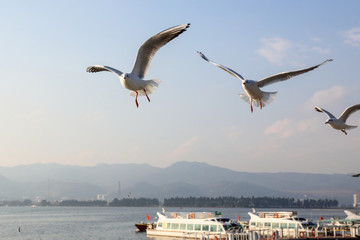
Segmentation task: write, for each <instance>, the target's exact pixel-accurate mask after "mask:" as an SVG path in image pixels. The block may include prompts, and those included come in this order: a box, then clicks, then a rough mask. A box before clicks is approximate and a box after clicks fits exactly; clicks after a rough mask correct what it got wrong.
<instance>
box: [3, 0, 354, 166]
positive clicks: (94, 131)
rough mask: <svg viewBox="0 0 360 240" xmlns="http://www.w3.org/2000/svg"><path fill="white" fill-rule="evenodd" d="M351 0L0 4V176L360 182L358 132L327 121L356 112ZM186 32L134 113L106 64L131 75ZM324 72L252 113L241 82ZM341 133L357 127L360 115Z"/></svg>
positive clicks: (295, 83) (168, 51)
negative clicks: (147, 168) (295, 175)
mask: <svg viewBox="0 0 360 240" xmlns="http://www.w3.org/2000/svg"><path fill="white" fill-rule="evenodd" d="M359 9H360V2H359V1H327V0H323V1H321V0H319V1H265V0H264V1H145V0H144V1H137V0H131V1H36V0H35V1H31V2H29V1H4V2H2V5H1V8H0V21H1V23H2V24H1V27H0V29H1V37H0V52H1V58H0V64H1V71H0V81H1V88H0V114H1V118H0V132H1V137H0V152H1V162H0V165H2V166H14V165H19V164H31V163H38V162H40V163H54V162H55V163H61V164H72V165H86V166H92V165H95V164H98V163H148V164H150V165H153V166H159V167H167V166H169V165H171V164H172V163H174V162H177V161H183V160H185V161H199V162H206V163H209V164H212V165H216V166H221V167H226V168H231V169H233V170H238V171H251V172H279V171H294V172H310V173H350V172H358V171H360V161H359V147H360V128H357V129H354V130H350V131H348V135H347V136H345V135H344V134H343V133H342V132H340V131H335V130H333V129H331V128H330V127H329V126H326V125H325V124H324V123H325V121H326V116H325V115H324V114H320V113H318V112H315V111H314V110H313V106H314V105H318V106H320V107H323V108H325V109H327V110H329V111H330V112H332V113H333V114H334V115H336V116H338V115H340V114H341V113H342V111H343V110H344V109H345V108H346V107H348V106H349V105H352V104H357V103H360V95H359V88H360V79H359V77H358V76H359V75H360V66H359V63H360V17H359V13H358V11H359ZM183 23H191V27H190V28H189V29H188V31H187V32H185V33H183V34H182V35H180V36H179V37H178V38H176V39H175V40H173V41H172V42H170V43H169V44H167V45H166V46H165V47H163V48H162V49H160V51H159V52H158V53H157V54H156V55H155V57H154V58H153V61H152V64H151V66H150V70H149V72H148V74H147V76H146V78H147V79H151V78H160V79H161V80H162V83H161V84H160V86H159V88H158V89H157V90H156V91H155V93H154V94H153V95H151V96H150V98H151V103H149V102H147V101H146V98H144V97H141V98H140V99H139V104H140V107H139V108H138V109H137V108H136V106H135V103H134V98H133V97H131V96H129V91H128V90H125V89H124V88H123V87H122V86H121V84H120V82H119V80H118V78H116V77H115V75H113V74H110V73H106V72H102V73H96V74H89V73H86V72H85V69H86V67H88V66H89V65H93V64H104V65H109V66H112V67H115V68H118V69H119V70H121V71H125V72H130V71H131V69H132V66H133V63H134V61H135V57H136V53H137V49H138V47H139V46H140V45H141V44H142V43H143V42H144V41H145V40H146V39H148V38H149V37H151V36H152V35H154V34H156V33H158V32H160V31H162V30H164V29H166V28H169V27H172V26H174V25H178V24H183ZM196 51H202V52H203V53H204V54H205V55H206V56H208V57H209V58H210V59H211V60H213V61H215V62H218V63H220V64H223V65H226V66H228V67H230V68H232V69H234V70H235V71H237V72H239V73H240V74H241V75H243V76H244V77H245V78H247V79H253V80H259V79H261V78H263V77H265V76H268V75H271V74H275V73H278V72H282V71H289V70H294V69H298V68H303V67H308V66H312V65H315V64H319V63H321V62H322V61H324V60H326V59H328V58H333V59H334V61H333V62H331V63H328V64H326V65H324V66H321V67H320V68H318V69H316V70H314V71H312V72H309V73H306V74H304V75H301V76H298V77H295V78H293V79H291V80H289V81H286V82H281V83H276V84H273V85H270V86H266V87H264V88H263V90H264V91H278V95H277V97H276V99H275V100H274V102H273V103H271V104H270V105H268V106H266V107H265V108H263V109H262V110H260V109H259V108H255V109H254V113H253V114H251V113H250V107H249V105H248V104H247V103H245V102H243V101H242V100H241V99H240V97H239V96H238V95H237V94H238V93H241V92H243V89H242V87H241V83H240V81H239V80H238V79H236V78H234V77H232V76H231V75H229V74H227V73H226V72H224V71H222V70H221V69H219V68H216V67H215V66H213V65H211V64H209V63H207V62H205V61H204V60H202V59H201V58H200V57H199V56H198V55H197V53H196ZM348 123H349V124H352V125H358V124H360V112H358V113H355V114H353V115H351V116H350V118H349V119H348Z"/></svg>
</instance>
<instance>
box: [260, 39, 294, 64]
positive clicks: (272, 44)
mask: <svg viewBox="0 0 360 240" xmlns="http://www.w3.org/2000/svg"><path fill="white" fill-rule="evenodd" d="M261 42H262V43H263V44H264V46H263V47H262V48H260V49H259V50H258V51H257V53H258V54H260V55H261V56H263V57H265V58H266V59H267V60H268V61H269V62H271V63H274V64H276V65H282V63H283V61H284V59H285V58H286V57H287V55H288V50H289V49H291V47H292V44H291V42H290V41H289V40H286V39H283V38H279V37H275V38H263V39H261Z"/></svg>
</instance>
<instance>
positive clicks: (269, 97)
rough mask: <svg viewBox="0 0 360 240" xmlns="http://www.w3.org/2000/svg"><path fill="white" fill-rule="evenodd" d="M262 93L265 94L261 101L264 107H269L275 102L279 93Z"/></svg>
mask: <svg viewBox="0 0 360 240" xmlns="http://www.w3.org/2000/svg"><path fill="white" fill-rule="evenodd" d="M262 93H263V97H262V99H261V104H262V106H263V107H265V106H266V105H269V104H270V103H271V102H272V101H274V99H275V97H276V93H277V92H262ZM257 107H258V106H257Z"/></svg>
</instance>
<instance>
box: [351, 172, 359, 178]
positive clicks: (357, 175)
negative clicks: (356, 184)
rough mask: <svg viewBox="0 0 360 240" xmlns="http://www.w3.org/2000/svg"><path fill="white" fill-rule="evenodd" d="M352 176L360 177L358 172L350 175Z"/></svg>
mask: <svg viewBox="0 0 360 240" xmlns="http://www.w3.org/2000/svg"><path fill="white" fill-rule="evenodd" d="M351 176H352V177H360V173H358V174H353V175H351Z"/></svg>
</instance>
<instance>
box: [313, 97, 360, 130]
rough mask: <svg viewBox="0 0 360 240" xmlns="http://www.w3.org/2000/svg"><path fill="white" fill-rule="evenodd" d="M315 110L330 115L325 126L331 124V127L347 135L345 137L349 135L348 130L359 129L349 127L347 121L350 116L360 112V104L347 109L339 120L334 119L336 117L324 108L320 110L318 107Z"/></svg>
mask: <svg viewBox="0 0 360 240" xmlns="http://www.w3.org/2000/svg"><path fill="white" fill-rule="evenodd" d="M315 110H316V111H318V112H323V113H325V114H326V115H328V117H329V119H328V120H326V122H325V124H329V125H330V127H332V128H334V129H337V130H341V131H342V132H343V133H345V135H347V132H346V131H345V130H346V129H349V130H350V129H353V128H357V126H350V125H347V124H346V123H345V122H346V119H347V118H348V117H349V116H350V114H352V113H354V112H356V111H357V110H360V104H355V105H353V106H350V107H348V108H347V109H345V111H344V112H343V113H342V114H341V115H340V117H339V118H336V117H334V115H332V114H331V113H329V112H328V111H326V110H325V109H323V108H319V107H317V106H315Z"/></svg>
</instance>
